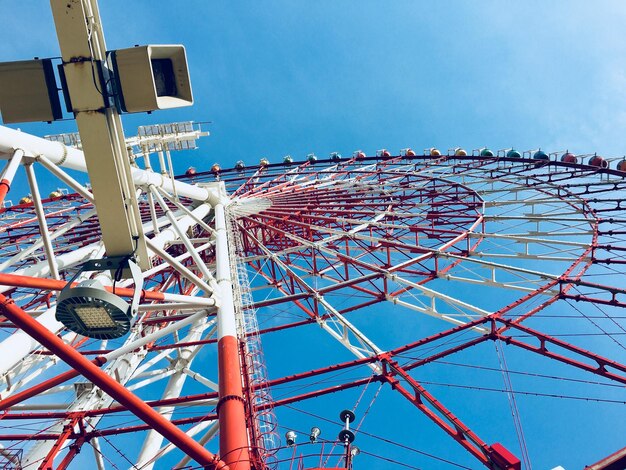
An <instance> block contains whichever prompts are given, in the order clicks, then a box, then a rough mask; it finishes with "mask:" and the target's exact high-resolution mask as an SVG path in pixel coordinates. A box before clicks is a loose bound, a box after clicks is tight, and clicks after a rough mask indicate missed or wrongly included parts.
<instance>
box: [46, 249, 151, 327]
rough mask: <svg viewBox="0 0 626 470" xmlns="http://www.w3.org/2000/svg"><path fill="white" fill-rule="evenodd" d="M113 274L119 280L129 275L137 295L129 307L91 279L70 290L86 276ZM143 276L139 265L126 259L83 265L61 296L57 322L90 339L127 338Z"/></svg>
mask: <svg viewBox="0 0 626 470" xmlns="http://www.w3.org/2000/svg"><path fill="white" fill-rule="evenodd" d="M104 270H111V271H112V272H114V273H115V274H114V275H115V276H116V278H118V277H121V275H122V274H123V273H125V272H129V273H130V274H131V276H132V278H133V281H134V284H135V293H134V295H133V299H132V301H131V303H130V304H129V303H128V302H126V301H125V300H123V299H121V298H120V297H118V296H117V295H115V294H114V293H111V292H108V291H107V290H106V289H105V288H104V286H103V285H102V283H101V282H99V281H97V280H95V279H88V280H86V281H83V282H81V283H79V284H78V286H76V287H71V285H72V283H73V281H74V280H75V279H76V278H78V276H79V275H80V274H81V273H83V272H89V271H104ZM142 287H143V276H142V275H141V271H140V269H139V268H138V267H137V265H136V264H135V263H134V262H133V261H131V260H129V259H128V257H125V256H119V257H110V258H104V259H98V260H91V261H88V262H86V263H84V264H83V265H82V266H81V269H80V270H79V271H78V273H76V274H75V275H74V277H73V278H72V280H70V282H68V283H67V285H66V287H64V288H63V290H62V291H61V292H60V293H59V296H58V299H57V306H56V312H55V318H56V319H57V321H59V322H61V323H63V325H64V326H65V327H66V328H68V329H69V330H71V331H73V332H75V333H78V334H80V335H83V336H87V337H89V338H96V339H114V338H120V337H121V336H124V335H126V334H127V333H128V332H129V331H130V328H131V326H132V324H133V320H134V318H135V316H136V313H137V311H138V308H137V307H138V304H139V298H140V296H141V289H142Z"/></svg>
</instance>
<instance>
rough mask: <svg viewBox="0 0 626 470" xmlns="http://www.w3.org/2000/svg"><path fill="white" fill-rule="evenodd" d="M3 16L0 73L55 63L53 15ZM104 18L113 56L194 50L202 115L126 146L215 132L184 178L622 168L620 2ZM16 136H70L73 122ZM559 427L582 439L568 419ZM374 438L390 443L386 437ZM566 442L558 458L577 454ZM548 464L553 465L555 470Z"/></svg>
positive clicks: (273, 6)
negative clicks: (429, 156) (506, 152)
mask: <svg viewBox="0 0 626 470" xmlns="http://www.w3.org/2000/svg"><path fill="white" fill-rule="evenodd" d="M0 4H1V6H2V11H3V12H4V13H5V15H4V20H3V27H2V28H0V60H3V61H8V60H19V59H27V58H30V57H33V56H39V57H49V56H57V55H58V54H59V52H58V46H57V43H56V39H55V32H54V26H53V22H52V15H51V13H50V9H49V6H48V4H47V2H42V1H33V0H22V1H17V0H2V1H1V3H0ZM100 8H101V14H102V16H103V21H104V28H105V35H106V38H107V46H108V48H109V49H116V48H123V47H130V46H132V45H134V44H147V43H162V44H169V43H182V44H184V45H185V46H186V47H187V54H188V61H189V67H190V72H191V76H192V84H193V90H194V97H195V105H194V106H193V107H192V108H183V109H179V110H171V111H163V112H158V113H154V114H152V115H145V114H141V115H129V116H125V117H124V119H123V120H124V124H125V129H126V132H127V134H133V133H134V132H135V130H136V127H137V126H139V125H144V124H149V123H163V122H172V121H183V120H194V121H211V122H212V124H210V125H208V126H207V129H208V130H209V131H210V132H211V134H212V135H211V137H209V138H205V139H204V140H202V141H200V150H198V151H196V152H193V153H188V154H180V155H174V157H175V158H176V167H177V170H178V171H179V172H182V171H184V170H185V168H186V167H187V166H189V165H192V164H193V165H194V166H196V167H197V168H198V169H201V170H203V169H208V168H209V167H210V165H211V164H213V163H214V162H220V163H221V164H222V165H223V166H232V165H233V164H234V162H235V161H236V160H239V159H243V160H245V161H247V162H249V163H255V162H257V161H258V160H259V159H260V158H261V157H267V158H269V159H270V161H272V162H277V161H281V160H282V157H283V156H284V155H286V154H291V155H293V156H294V158H296V159H301V158H303V157H304V155H306V154H308V153H310V152H315V153H317V154H318V155H327V154H328V153H329V152H331V151H339V152H341V153H343V154H350V153H351V152H352V151H353V150H356V149H363V150H365V151H366V153H367V154H368V155H371V154H373V153H374V152H375V150H377V149H379V148H383V147H385V148H389V149H390V150H391V151H392V153H396V152H397V150H399V149H400V148H405V147H412V148H414V149H417V150H418V152H419V151H421V150H422V149H424V148H428V147H432V146H436V147H439V148H441V149H443V150H446V149H448V148H452V147H456V146H463V147H465V148H467V149H474V148H479V147H483V146H488V147H491V148H494V149H498V148H505V147H511V146H514V147H516V148H518V149H520V150H526V149H536V148H538V147H541V148H543V149H545V150H547V151H556V150H565V149H569V150H571V151H573V152H575V153H593V152H598V154H600V155H603V156H607V157H620V156H622V155H624V154H626V143H625V139H624V128H625V127H626V28H624V24H626V4H624V2H623V1H617V0H616V1H599V2H589V1H580V0H574V1H572V0H567V1H565V0H561V1H551V2H546V1H536V0H528V1H524V2H514V1H496V0H480V1H473V2H469V1H466V2H463V1H460V0H438V1H434V0H429V1H420V2H418V1H394V2H382V1H358V2H357V1H355V0H354V1H347V0H344V1H328V0H321V1H316V2H305V1H301V0H292V1H279V0H276V1H257V2H252V1H241V2H237V4H234V2H227V1H222V0H220V1H189V2H182V1H170V2H164V1H133V2H129V1H120V0H103V1H102V2H101V5H100ZM12 127H17V126H12ZM19 127H21V128H22V129H23V130H25V131H28V132H32V133H35V134H39V135H43V134H56V133H61V132H68V131H73V130H74V128H73V123H72V122H63V123H55V124H53V125H47V124H25V125H21V126H19ZM19 188H20V187H19V186H18V189H17V190H18V191H19ZM14 199H15V198H14ZM274 347H275V346H272V345H270V346H268V348H269V350H270V352H271V351H272V349H273V348H274ZM512 361H519V364H520V367H521V366H522V365H523V359H522V358H521V357H520V358H514V359H512ZM512 368H513V367H512ZM390 400H392V399H391V398H390ZM333 406H334V405H333ZM394 406H395V404H394ZM597 406H604V405H597ZM547 410H548V409H547V408H546V409H544V410H542V413H543V412H546V413H547ZM609 410H611V408H607V411H606V412H607V413H610V411H609ZM474 412H475V413H476V414H477V415H479V414H480V413H483V414H488V413H489V410H488V407H485V408H484V409H483V408H481V409H477V410H474ZM475 419H476V418H475ZM534 419H539V417H538V416H535V417H534ZM559 419H563V423H569V424H563V427H564V428H565V429H567V428H568V427H569V428H570V429H571V427H572V426H575V421H574V420H573V417H572V416H569V417H560V418H559ZM569 420H572V421H571V422H569ZM420 423H421V424H424V423H422V422H421V421H420ZM487 424H488V421H487ZM379 425H380V429H381V431H380V433H381V434H384V432H383V427H384V426H387V427H389V423H379ZM424 425H425V426H426V424H424ZM485 427H487V426H485ZM388 432H389V433H390V432H391V431H388ZM567 432H569V431H567ZM327 437H329V436H327ZM422 438H423V435H422V434H420V437H419V439H422ZM412 439H413V437H407V436H403V439H402V440H403V441H404V442H416V441H413V440H412ZM416 439H417V438H416ZM572 442H573V444H572V448H570V449H560V450H559V451H557V452H556V453H557V454H558V453H561V454H563V455H565V454H571V453H572V452H576V450H575V449H576V447H575V446H576V445H583V444H581V443H580V441H576V440H573V441H572ZM574 442H576V443H577V444H574ZM535 449H537V448H535ZM539 450H540V449H539ZM608 450H616V448H615V445H613V446H612V447H611V448H610V449H608ZM439 451H440V452H444V453H445V449H443V450H442V449H439ZM545 452H546V453H548V449H546V450H545ZM538 453H540V452H539V451H536V452H535V453H534V456H537V454H538ZM590 454H591V452H590ZM399 455H400V457H402V458H403V459H405V461H407V460H406V459H410V458H411V457H410V454H399ZM407 455H408V456H407ZM550 455H555V452H554V451H552V453H551V454H550ZM551 458H552V460H550V461H546V462H545V464H546V465H554V466H556V465H557V464H559V463H562V462H559V461H555V460H554V458H553V457H551ZM590 459H591V457H590V458H588V459H587V461H586V463H591V460H590ZM470 462H471V461H470ZM380 468H387V467H380ZM426 468H428V467H426ZM542 468H543V467H542ZM546 468H547V467H546ZM572 468H574V467H572ZM568 470H569V469H568Z"/></svg>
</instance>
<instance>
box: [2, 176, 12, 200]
mask: <svg viewBox="0 0 626 470" xmlns="http://www.w3.org/2000/svg"><path fill="white" fill-rule="evenodd" d="M10 189H11V182H10V181H9V180H8V179H6V178H4V179H2V180H0V206H2V203H3V202H4V198H5V197H6V195H7V193H8V192H9V190H10Z"/></svg>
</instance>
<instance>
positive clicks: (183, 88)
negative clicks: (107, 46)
mask: <svg viewBox="0 0 626 470" xmlns="http://www.w3.org/2000/svg"><path fill="white" fill-rule="evenodd" d="M110 58H111V66H112V68H113V71H114V75H115V77H116V93H117V101H118V103H119V107H120V110H121V111H124V112H127V113H141V112H148V111H154V110H157V109H168V108H179V107H181V106H190V105H192V104H193V95H192V92H191V81H190V79H189V70H188V68H187V56H186V54H185V48H184V47H183V46H181V45H167V46H157V45H148V46H137V47H131V48H128V49H118V50H115V51H112V52H111V53H110Z"/></svg>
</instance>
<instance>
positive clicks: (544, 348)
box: [493, 318, 626, 384]
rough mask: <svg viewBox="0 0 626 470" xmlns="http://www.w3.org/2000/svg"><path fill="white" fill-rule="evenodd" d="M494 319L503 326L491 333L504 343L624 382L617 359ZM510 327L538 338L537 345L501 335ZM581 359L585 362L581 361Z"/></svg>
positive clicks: (623, 366)
mask: <svg viewBox="0 0 626 470" xmlns="http://www.w3.org/2000/svg"><path fill="white" fill-rule="evenodd" d="M496 321H497V322H499V323H502V324H503V326H502V327H501V328H499V329H498V330H496V331H494V332H493V335H494V337H495V338H497V339H500V340H502V341H503V342H504V343H505V344H511V345H514V346H517V347H520V348H522V349H525V350H527V351H531V352H533V353H536V354H540V355H543V356H546V357H548V358H550V359H555V360H557V361H559V362H563V363H565V364H568V365H570V366H574V367H576V368H579V369H582V370H584V371H586V372H591V373H593V374H596V375H600V376H602V377H605V378H607V379H611V380H614V381H617V382H620V383H623V384H626V364H621V363H619V362H617V361H613V360H611V359H608V358H606V357H602V356H599V355H597V354H595V353H593V352H590V351H587V350H584V349H582V348H580V347H578V346H575V345H573V344H570V343H567V342H565V341H562V340H560V339H558V338H554V337H551V336H549V335H546V334H543V333H541V332H539V331H536V330H533V329H532V328H529V327H527V326H524V325H521V324H519V323H515V322H513V321H511V320H507V319H504V318H498V319H496ZM511 329H512V330H517V331H521V332H523V333H525V334H526V335H529V336H531V337H532V338H534V339H536V340H538V342H539V345H538V346H535V345H532V344H528V343H526V342H524V341H521V340H519V339H517V338H516V337H514V336H506V335H503V332H505V331H507V330H509V331H510V330H511ZM553 347H555V348H557V350H556V351H554V350H552V348H553ZM557 351H558V352H557ZM565 352H567V353H569V354H572V353H573V354H574V355H577V358H576V359H574V358H571V357H567V356H566V355H565ZM583 360H585V361H587V362H583ZM589 361H591V362H592V363H591V364H589ZM610 369H614V370H616V371H618V372H621V373H622V375H620V374H619V373H616V372H612V371H611V370H610Z"/></svg>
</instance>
